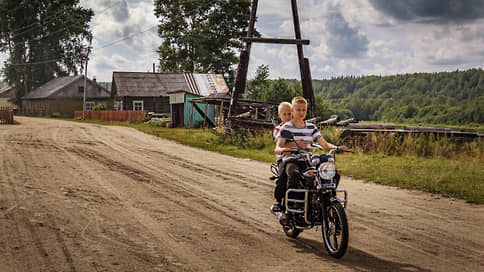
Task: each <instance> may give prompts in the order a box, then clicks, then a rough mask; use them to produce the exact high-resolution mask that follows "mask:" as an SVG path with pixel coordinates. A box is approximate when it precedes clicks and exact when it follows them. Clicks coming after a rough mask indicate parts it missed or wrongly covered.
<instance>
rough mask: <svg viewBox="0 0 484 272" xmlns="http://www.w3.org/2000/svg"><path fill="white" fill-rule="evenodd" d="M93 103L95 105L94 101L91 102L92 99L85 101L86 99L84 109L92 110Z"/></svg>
mask: <svg viewBox="0 0 484 272" xmlns="http://www.w3.org/2000/svg"><path fill="white" fill-rule="evenodd" d="M95 105H96V103H95V102H92V101H89V102H87V101H86V110H92V108H94V106H95Z"/></svg>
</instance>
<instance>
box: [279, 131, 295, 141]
mask: <svg viewBox="0 0 484 272" xmlns="http://www.w3.org/2000/svg"><path fill="white" fill-rule="evenodd" d="M281 136H282V138H286V139H289V140H294V134H292V132H290V131H289V130H283V131H281Z"/></svg>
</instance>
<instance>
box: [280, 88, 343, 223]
mask: <svg viewBox="0 0 484 272" xmlns="http://www.w3.org/2000/svg"><path fill="white" fill-rule="evenodd" d="M291 104H292V120H291V121H289V122H287V123H285V124H284V125H283V126H282V127H281V128H280V130H279V134H278V136H277V139H276V140H277V144H276V148H275V150H274V151H275V152H276V154H280V153H282V154H283V158H282V163H281V164H280V167H279V173H285V174H286V175H287V187H286V188H296V187H297V185H298V183H299V178H300V176H301V170H302V169H301V168H302V167H304V166H303V165H301V163H300V162H298V161H294V160H292V161H291V159H292V158H293V156H292V154H291V153H290V152H287V151H288V150H289V149H291V148H293V147H296V146H298V147H299V148H300V149H307V148H310V145H311V143H312V142H316V143H318V144H319V145H320V146H322V147H323V149H324V150H326V151H329V150H331V149H335V148H338V147H337V146H336V145H334V144H331V143H328V142H327V141H326V140H325V139H324V138H323V137H322V136H321V133H319V131H318V129H317V127H316V126H315V125H314V124H311V123H308V122H305V121H304V119H305V118H306V114H307V105H308V103H307V101H306V99H304V98H303V97H301V96H298V97H294V98H293V99H292V102H291ZM284 130H288V131H290V132H291V133H292V134H293V135H294V141H295V142H288V141H287V140H289V139H286V138H284V137H282V131H284ZM339 148H340V149H341V150H343V151H347V150H348V149H347V148H346V146H340V147H339ZM287 221H288V215H287V211H286V213H284V214H282V216H281V217H280V222H281V224H287Z"/></svg>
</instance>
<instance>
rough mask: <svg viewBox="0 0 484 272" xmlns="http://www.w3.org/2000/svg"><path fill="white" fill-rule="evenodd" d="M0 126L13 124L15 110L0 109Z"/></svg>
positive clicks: (9, 108)
mask: <svg viewBox="0 0 484 272" xmlns="http://www.w3.org/2000/svg"><path fill="white" fill-rule="evenodd" d="M0 124H13V108H11V107H0Z"/></svg>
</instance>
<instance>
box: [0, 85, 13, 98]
mask: <svg viewBox="0 0 484 272" xmlns="http://www.w3.org/2000/svg"><path fill="white" fill-rule="evenodd" d="M14 96H15V89H14V88H13V86H5V87H3V88H1V89H0V97H4V98H5V97H7V98H11V97H14Z"/></svg>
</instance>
